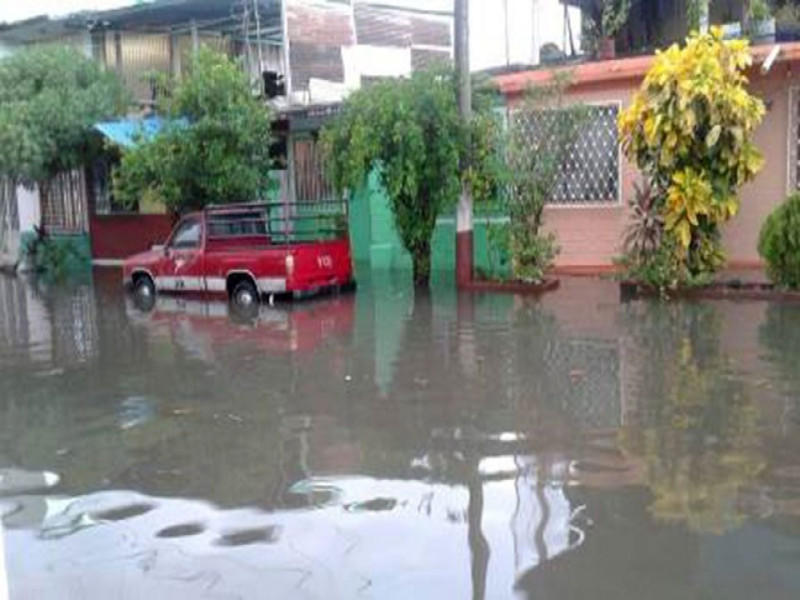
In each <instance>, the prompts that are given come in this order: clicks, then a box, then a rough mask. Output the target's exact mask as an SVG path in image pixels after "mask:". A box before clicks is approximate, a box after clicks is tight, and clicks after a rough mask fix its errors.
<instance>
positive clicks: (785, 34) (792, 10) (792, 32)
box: [775, 2, 800, 42]
mask: <svg viewBox="0 0 800 600" xmlns="http://www.w3.org/2000/svg"><path fill="white" fill-rule="evenodd" d="M775 39H776V40H777V41H778V42H796V41H798V40H800V6H795V5H794V4H790V3H788V2H787V3H786V4H784V5H783V6H782V7H781V8H779V9H778V11H777V12H776V13H775Z"/></svg>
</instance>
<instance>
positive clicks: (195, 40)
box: [191, 19, 200, 54]
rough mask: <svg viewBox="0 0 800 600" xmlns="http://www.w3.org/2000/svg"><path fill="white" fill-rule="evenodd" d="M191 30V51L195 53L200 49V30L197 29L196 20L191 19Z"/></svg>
mask: <svg viewBox="0 0 800 600" xmlns="http://www.w3.org/2000/svg"><path fill="white" fill-rule="evenodd" d="M191 30H192V52H193V53H194V54H197V51H198V50H200V32H199V31H198V30H197V21H195V20H194V19H192V24H191Z"/></svg>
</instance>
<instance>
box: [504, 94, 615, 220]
mask: <svg viewBox="0 0 800 600" xmlns="http://www.w3.org/2000/svg"><path fill="white" fill-rule="evenodd" d="M587 111H588V116H587V117H586V122H583V123H581V125H580V127H579V129H578V132H577V134H576V137H575V140H574V141H573V142H572V143H571V144H570V147H569V148H568V150H567V151H566V159H565V160H564V161H562V163H561V164H560V167H559V168H560V173H559V177H558V183H557V185H556V189H555V192H554V194H553V197H552V198H551V199H550V201H549V204H565V205H573V204H609V203H616V202H618V201H619V186H620V172H619V170H620V155H619V140H618V138H617V116H618V114H619V106H617V105H601V106H589V107H587ZM558 118H561V113H559V112H558V111H555V110H540V111H517V112H515V113H514V114H513V115H512V119H511V126H512V127H518V128H521V133H522V138H523V139H524V140H525V143H526V145H527V146H528V148H530V152H538V151H541V149H542V147H543V146H544V147H546V146H547V142H546V140H545V139H544V136H546V135H551V134H550V133H549V132H552V131H554V129H555V128H556V124H555V120H556V119H558Z"/></svg>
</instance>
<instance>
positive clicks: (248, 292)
mask: <svg viewBox="0 0 800 600" xmlns="http://www.w3.org/2000/svg"><path fill="white" fill-rule="evenodd" d="M258 300H259V297H258V289H256V286H255V284H254V283H253V282H252V281H250V280H249V279H243V280H242V281H240V282H239V283H237V284H236V285H235V286H234V288H233V292H231V302H233V303H234V304H235V305H236V306H238V307H242V308H245V307H249V306H253V305H256V304H258Z"/></svg>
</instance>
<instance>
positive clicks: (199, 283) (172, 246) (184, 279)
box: [159, 217, 204, 292]
mask: <svg viewBox="0 0 800 600" xmlns="http://www.w3.org/2000/svg"><path fill="white" fill-rule="evenodd" d="M202 237H203V226H202V222H201V220H200V218H199V217H187V218H186V219H184V220H183V221H181V222H180V224H179V225H178V227H177V228H176V229H175V234H174V235H173V236H172V239H171V240H170V242H169V245H168V246H167V260H166V261H165V262H166V264H165V268H164V271H163V275H162V277H160V279H161V280H162V281H160V282H159V283H160V287H161V289H163V290H167V291H174V292H200V291H203V290H204V285H203V260H202V259H203V251H202V244H201V242H202Z"/></svg>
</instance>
